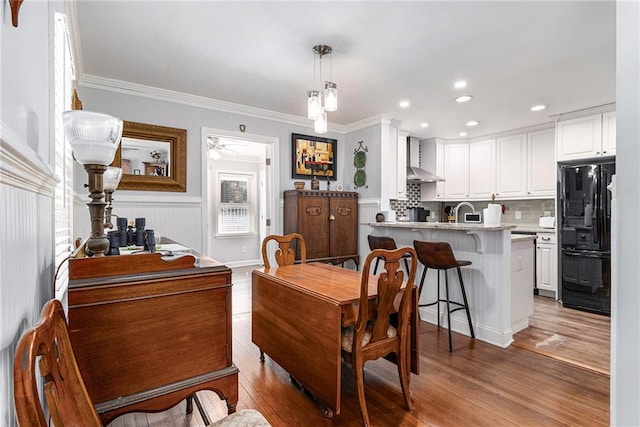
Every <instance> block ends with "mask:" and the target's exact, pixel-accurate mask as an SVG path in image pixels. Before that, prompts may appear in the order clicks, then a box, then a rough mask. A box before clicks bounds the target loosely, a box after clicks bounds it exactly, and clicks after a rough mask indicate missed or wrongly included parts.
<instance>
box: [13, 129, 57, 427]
mask: <svg viewBox="0 0 640 427" xmlns="http://www.w3.org/2000/svg"><path fill="white" fill-rule="evenodd" d="M0 130H1V131H0V207H1V208H0V209H1V210H2V213H1V214H0V286H1V289H0V425H7V426H10V425H16V420H15V412H14V410H13V355H14V353H15V349H16V346H17V343H18V340H19V339H20V336H21V335H22V333H23V332H24V331H25V330H26V329H27V328H29V327H31V326H32V325H34V324H35V323H36V322H37V321H38V319H39V318H40V310H41V308H42V305H43V304H44V302H45V301H46V300H48V299H49V298H51V297H52V294H53V286H52V277H53V270H54V265H53V252H54V250H53V248H54V242H53V235H54V232H53V200H52V197H53V188H54V186H55V182H56V181H55V177H54V176H53V173H52V171H51V169H50V167H49V166H48V165H46V164H45V163H43V162H42V160H41V159H40V158H39V157H38V155H37V154H36V153H35V152H34V151H33V150H32V149H31V148H30V147H28V146H27V144H26V143H23V142H22V141H19V139H18V138H17V136H15V135H14V134H13V133H11V132H10V131H8V129H7V128H6V127H5V126H4V125H3V124H2V123H0Z"/></svg>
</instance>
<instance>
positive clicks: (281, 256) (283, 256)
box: [262, 233, 307, 268]
mask: <svg viewBox="0 0 640 427" xmlns="http://www.w3.org/2000/svg"><path fill="white" fill-rule="evenodd" d="M294 240H297V242H296V243H297V244H298V245H299V246H298V247H299V253H300V262H301V263H303V264H304V263H306V262H307V246H306V245H305V243H304V237H302V235H300V234H298V233H291V234H286V235H284V236H278V235H275V234H271V235H269V236H267V237H265V238H264V240H263V241H262V262H264V266H265V268H271V265H270V264H269V255H268V254H267V245H268V243H269V242H271V241H276V242H277V243H278V248H277V249H276V252H275V254H274V256H275V259H276V262H277V263H278V265H279V266H284V265H292V264H293V263H294V262H295V261H296V248H295V247H294V246H292V243H293V242H294Z"/></svg>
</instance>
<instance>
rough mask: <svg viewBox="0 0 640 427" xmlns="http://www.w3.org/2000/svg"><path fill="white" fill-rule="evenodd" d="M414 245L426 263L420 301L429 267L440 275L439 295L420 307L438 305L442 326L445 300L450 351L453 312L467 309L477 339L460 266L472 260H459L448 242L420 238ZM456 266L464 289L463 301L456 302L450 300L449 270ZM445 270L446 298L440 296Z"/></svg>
mask: <svg viewBox="0 0 640 427" xmlns="http://www.w3.org/2000/svg"><path fill="white" fill-rule="evenodd" d="M413 247H414V248H415V249H416V254H417V255H418V260H419V261H420V263H421V264H423V265H424V269H423V271H422V279H421V280H420V286H419V287H418V301H420V295H421V294H422V285H424V279H425V277H426V276H427V269H428V268H432V269H434V270H437V275H438V297H437V299H436V300H435V301H434V302H431V303H428V304H418V307H428V306H430V305H434V304H437V305H438V327H440V303H441V302H445V303H446V304H447V326H448V329H449V351H450V352H451V351H453V348H452V346H451V313H453V312H455V311H458V310H465V312H466V313H467V321H468V322H469V331H470V332H471V338H473V339H475V337H476V336H475V334H474V332H473V324H472V323H471V314H470V313H469V303H468V302H467V294H466V292H465V290H464V282H463V281H462V273H461V272H460V267H463V266H466V265H471V261H459V260H457V259H456V258H455V256H454V255H453V251H452V250H451V246H449V244H448V243H446V242H421V241H419V240H414V241H413ZM451 268H455V269H456V270H458V280H459V282H460V290H461V291H462V300H463V302H462V303H460V302H456V301H450V300H449V275H448V274H447V270H449V269H451ZM443 270H444V284H445V285H444V286H445V293H446V299H441V298H440V271H443ZM451 304H453V305H455V306H456V307H455V308H453V309H452V308H451Z"/></svg>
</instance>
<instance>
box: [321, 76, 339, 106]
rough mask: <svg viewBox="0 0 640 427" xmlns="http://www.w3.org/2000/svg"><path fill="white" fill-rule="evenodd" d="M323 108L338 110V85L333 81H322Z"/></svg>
mask: <svg viewBox="0 0 640 427" xmlns="http://www.w3.org/2000/svg"><path fill="white" fill-rule="evenodd" d="M324 109H325V111H336V110H338V85H336V84H335V83H333V82H324Z"/></svg>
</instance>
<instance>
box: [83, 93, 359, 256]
mask: <svg viewBox="0 0 640 427" xmlns="http://www.w3.org/2000/svg"><path fill="white" fill-rule="evenodd" d="M78 96H79V97H80V99H81V100H82V103H83V108H84V109H85V110H92V111H100V112H103V113H108V114H112V115H114V116H117V117H120V118H121V119H123V120H128V121H134V122H141V123H149V124H156V125H162V126H170V127H177V128H182V129H187V192H186V193H169V192H151V191H122V190H120V191H116V192H115V193H114V198H115V199H116V202H114V206H116V209H119V210H120V211H123V209H124V211H125V212H126V211H127V210H128V203H129V200H135V201H136V202H137V203H139V204H142V203H144V202H145V201H149V200H150V201H153V200H154V199H157V198H161V199H162V200H165V201H166V200H171V201H173V203H172V205H173V206H179V205H180V203H181V201H182V200H188V201H189V203H190V205H189V207H188V208H187V209H189V210H190V209H192V208H195V207H196V206H195V205H194V204H197V203H200V207H199V208H201V207H202V159H201V153H202V149H201V146H200V144H201V128H202V127H207V128H215V129H223V130H229V131H237V130H238V126H239V125H240V124H244V125H245V126H246V132H247V133H248V134H255V135H263V136H270V137H276V138H279V139H280V153H279V155H280V156H279V158H280V165H279V173H280V189H279V190H277V191H276V194H277V195H278V199H279V200H281V199H282V190H285V189H292V188H293V182H294V181H296V180H294V179H293V178H291V157H292V155H291V134H292V133H301V134H305V135H313V129H312V125H313V123H312V122H311V121H309V127H304V126H300V125H292V124H290V123H284V122H280V121H275V120H267V119H262V118H256V117H251V116H244V115H240V114H235V113H229V112H223V111H217V110H211V109H208V108H203V107H199V106H194V105H187V104H185V103H181V102H167V101H161V100H157V99H150V98H148V97H142V96H133V95H129V94H124V93H119V92H113V91H107V90H101V89H97V88H94V87H83V86H81V87H80V88H79V89H78ZM324 136H325V137H327V138H333V139H337V140H338V159H337V160H338V165H337V171H338V174H339V176H344V167H345V162H350V161H351V162H352V161H353V154H350V155H349V151H348V150H352V149H351V148H347V147H346V146H345V145H346V144H344V143H343V141H344V136H343V135H342V134H336V133H331V132H330V133H328V134H326V135H324ZM351 153H353V151H351ZM76 172H77V177H78V179H76V183H75V191H76V193H77V195H78V198H79V199H81V200H82V202H81V203H80V206H79V207H78V211H79V213H77V214H76V215H75V216H74V222H75V224H74V225H75V226H76V228H77V229H80V230H82V229H84V230H87V231H88V224H87V223H88V220H87V214H86V212H85V213H84V214H83V213H82V206H81V205H82V203H85V201H88V198H87V192H86V189H84V188H83V184H84V183H85V182H86V173H85V172H84V170H82V169H81V168H80V167H76ZM339 180H340V178H339ZM307 186H310V184H309V183H308V184H307ZM147 217H148V216H147ZM190 218H191V217H190ZM147 223H149V221H147ZM185 227H188V228H193V229H194V230H202V229H203V228H202V218H198V219H193V221H191V220H190V221H189V223H184V222H183V223H166V222H163V223H162V228H163V229H164V233H162V232H161V233H162V235H163V236H165V235H166V236H168V237H173V238H175V236H182V235H184V234H185V229H184V228H185ZM276 229H279V230H282V224H278V225H277V226H276ZM188 234H189V235H190V236H191V235H193V233H192V232H191V231H189V233H188ZM79 237H80V236H79ZM181 243H184V244H186V245H189V246H191V247H192V248H194V249H197V250H199V251H201V250H202V248H203V246H204V242H203V236H200V237H198V238H193V239H192V240H191V241H189V242H187V241H183V242H181ZM219 261H223V262H224V261H225V260H224V259H219Z"/></svg>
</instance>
